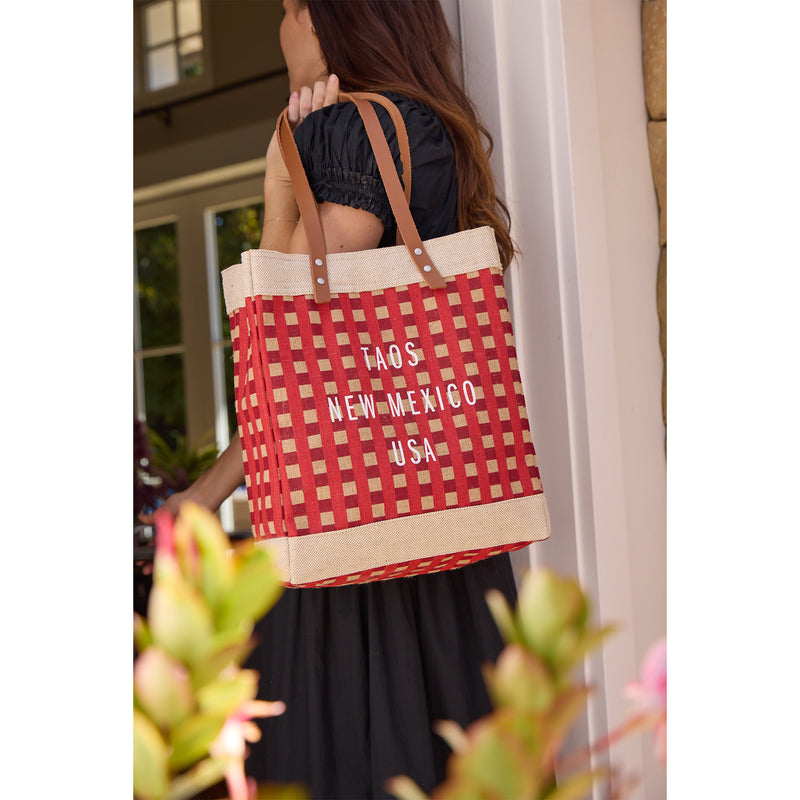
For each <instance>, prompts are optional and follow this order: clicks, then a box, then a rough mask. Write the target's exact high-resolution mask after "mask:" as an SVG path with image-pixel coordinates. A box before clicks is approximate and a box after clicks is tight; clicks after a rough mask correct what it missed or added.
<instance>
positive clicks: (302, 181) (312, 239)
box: [277, 92, 445, 303]
mask: <svg viewBox="0 0 800 800" xmlns="http://www.w3.org/2000/svg"><path fill="white" fill-rule="evenodd" d="M340 98H342V99H344V100H346V101H350V102H353V103H355V105H356V108H357V109H358V112H359V114H360V116H361V119H362V120H363V122H364V128H365V130H366V132H367V136H368V138H369V140H370V144H371V145H372V150H373V153H374V155H375V160H376V162H377V164H378V171H379V173H380V175H381V178H382V180H383V184H384V188H385V189H386V195H387V197H388V199H389V205H390V206H391V208H392V213H393V214H394V218H395V220H396V222H397V228H398V234H399V236H401V237H402V241H403V242H404V243H405V245H406V247H407V248H408V252H409V254H410V256H411V258H412V260H413V261H414V263H415V264H416V266H417V269H418V270H419V272H420V275H422V277H423V278H424V279H425V281H426V282H427V283H428V285H429V286H431V287H433V288H435V289H438V288H442V287H444V285H445V282H444V278H442V276H441V275H440V274H439V272H438V270H437V269H436V267H435V266H434V265H433V262H432V260H431V259H430V257H429V256H428V253H427V251H426V249H425V246H424V245H423V243H422V239H421V238H420V235H419V232H418V231H417V226H416V225H415V224H414V220H413V218H412V216H411V209H410V207H409V198H410V196H411V180H410V175H411V157H410V148H409V145H408V134H407V132H406V128H405V123H404V122H403V118H402V115H401V114H400V111H399V109H397V106H395V105H394V103H392V102H391V101H390V100H388V99H387V98H385V97H383V96H382V95H373V94H372V93H368V92H363V93H361V92H359V93H354V94H344V93H343V94H340ZM376 98H378V99H376ZM369 100H374V101H375V102H378V103H380V104H381V105H382V106H384V108H386V109H387V111H389V114H390V117H391V119H392V121H393V123H394V125H395V130H396V132H397V139H398V144H399V146H400V153H401V158H403V156H404V155H405V156H406V157H407V164H408V166H407V167H406V165H405V164H404V168H403V172H404V173H405V174H406V175H407V176H408V180H406V182H405V183H406V186H405V189H404V188H403V186H402V185H401V183H400V178H399V177H398V175H397V170H396V168H395V164H394V159H393V158H392V154H391V151H390V150H389V144H388V142H387V140H386V136H385V134H384V132H383V128H382V127H381V124H380V121H379V120H378V115H377V114H376V113H375V109H374V108H373V107H372V105H371V103H370V102H368V101H369ZM287 115H288V109H285V110H284V111H283V112H282V113H281V115H280V116H279V117H278V123H277V134H278V143H279V145H280V150H281V154H282V155H283V159H284V162H285V163H286V167H287V169H288V171H289V176H290V178H291V180H292V185H293V187H294V191H295V197H296V199H297V206H298V209H299V210H300V217H301V219H302V220H303V226H304V228H305V231H306V237H307V239H308V247H309V261H310V264H311V276H312V281H313V287H314V300H315V301H316V302H317V303H327V302H329V301H330V288H329V286H328V267H327V255H326V253H327V248H326V246H325V234H324V231H323V229H322V222H321V221H320V217H319V209H318V207H317V203H316V200H315V199H314V194H313V192H312V191H311V187H310V186H309V184H308V179H307V177H306V174H305V171H304V169H303V163H302V160H301V158H300V153H299V152H298V150H297V145H296V143H295V141H294V136H293V135H292V131H291V128H290V127H289V121H288V116H287ZM404 160H405V159H404Z"/></svg>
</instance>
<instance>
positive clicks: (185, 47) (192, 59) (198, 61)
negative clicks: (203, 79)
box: [178, 36, 203, 80]
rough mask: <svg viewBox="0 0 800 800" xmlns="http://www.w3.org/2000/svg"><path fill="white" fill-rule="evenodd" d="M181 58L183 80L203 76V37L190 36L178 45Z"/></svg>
mask: <svg viewBox="0 0 800 800" xmlns="http://www.w3.org/2000/svg"><path fill="white" fill-rule="evenodd" d="M178 52H179V53H180V58H181V80H185V79H186V78H194V77H195V76H197V75H202V74H203V37H202V36H190V37H189V38H188V39H182V40H181V41H180V42H179V43H178Z"/></svg>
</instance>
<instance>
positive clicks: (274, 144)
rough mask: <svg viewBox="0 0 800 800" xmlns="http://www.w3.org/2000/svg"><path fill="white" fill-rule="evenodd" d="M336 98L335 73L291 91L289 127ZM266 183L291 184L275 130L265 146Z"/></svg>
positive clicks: (293, 128)
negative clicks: (323, 79)
mask: <svg viewBox="0 0 800 800" xmlns="http://www.w3.org/2000/svg"><path fill="white" fill-rule="evenodd" d="M338 99H339V79H338V78H337V77H336V75H331V76H329V77H328V80H327V81H317V82H316V83H315V84H314V87H313V88H312V87H310V86H303V87H301V88H300V91H299V92H292V94H291V95H290V97H289V113H288V119H289V127H290V128H291V129H292V132H294V130H295V128H297V126H298V125H299V124H300V123H301V122H302V121H303V120H304V119H305V118H306V117H307V116H308V115H309V114H310V113H311V112H312V111H318V110H319V109H320V108H324V107H325V106H330V105H333V104H334V103H335V102H337V101H338ZM267 184H273V185H278V186H280V185H288V186H291V185H292V182H291V179H290V178H289V170H287V169H286V164H284V162H283V157H282V156H281V149H280V145H279V144H278V135H277V131H276V132H275V133H273V134H272V139H271V140H270V143H269V147H268V148H267V161H266V170H265V173H264V185H265V186H267Z"/></svg>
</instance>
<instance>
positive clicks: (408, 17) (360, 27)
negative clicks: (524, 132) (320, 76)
mask: <svg viewBox="0 0 800 800" xmlns="http://www.w3.org/2000/svg"><path fill="white" fill-rule="evenodd" d="M299 2H300V5H301V6H302V7H306V6H307V7H308V9H309V12H310V14H311V23H312V25H313V26H314V30H315V31H316V35H317V38H318V39H319V44H320V48H321V50H322V55H323V58H324V59H325V63H326V66H327V68H328V72H329V73H330V74H335V75H337V76H338V77H339V85H340V88H341V90H342V91H344V92H359V91H378V92H397V93H398V94H402V95H405V96H406V97H411V98H413V99H415V100H419V101H420V102H422V103H424V104H425V105H426V106H428V107H429V108H431V109H433V110H434V111H435V112H436V113H437V114H438V115H439V117H440V118H441V120H442V122H443V123H444V125H445V127H446V128H447V131H448V133H449V134H450V138H451V139H452V141H453V149H454V151H455V161H456V174H457V176H458V228H459V230H468V229H469V228H476V227H480V226H481V225H489V226H491V227H492V228H494V230H495V233H496V235H497V245H498V249H499V251H500V260H501V263H502V265H503V268H504V269H505V268H506V267H507V266H508V265H509V263H510V262H511V259H512V258H513V256H514V250H515V248H514V243H513V242H512V240H511V235H510V217H509V213H508V208H507V207H506V204H505V203H504V202H503V200H502V198H501V197H499V196H498V195H497V191H496V188H495V180H494V176H493V175H492V171H491V168H490V166H489V156H490V155H491V152H492V147H493V143H492V137H491V136H490V135H489V132H488V131H487V129H486V127H485V126H484V125H483V123H482V122H481V120H480V119H479V117H478V114H477V112H476V110H475V106H474V105H473V103H472V101H471V100H470V99H469V98H468V97H467V95H466V93H465V92H464V90H463V88H462V87H461V84H460V82H459V80H458V79H457V78H456V76H455V74H454V72H453V64H454V63H455V57H456V52H457V51H456V44H455V41H454V40H453V36H452V34H451V33H450V30H449V28H448V27H447V22H446V21H445V18H444V14H443V13H442V9H441V6H440V5H439V0H299ZM484 141H485V143H486V144H485V145H484Z"/></svg>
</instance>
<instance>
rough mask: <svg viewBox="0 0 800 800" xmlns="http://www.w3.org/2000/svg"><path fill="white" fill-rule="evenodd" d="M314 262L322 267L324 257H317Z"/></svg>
mask: <svg viewBox="0 0 800 800" xmlns="http://www.w3.org/2000/svg"><path fill="white" fill-rule="evenodd" d="M314 263H315V264H316V265H317V266H318V267H321V266H322V259H321V258H316V259H314Z"/></svg>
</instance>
